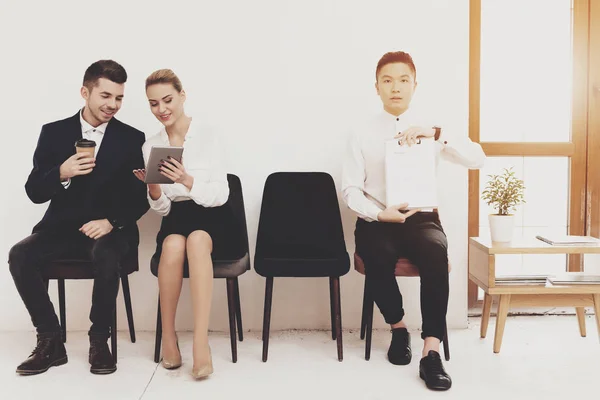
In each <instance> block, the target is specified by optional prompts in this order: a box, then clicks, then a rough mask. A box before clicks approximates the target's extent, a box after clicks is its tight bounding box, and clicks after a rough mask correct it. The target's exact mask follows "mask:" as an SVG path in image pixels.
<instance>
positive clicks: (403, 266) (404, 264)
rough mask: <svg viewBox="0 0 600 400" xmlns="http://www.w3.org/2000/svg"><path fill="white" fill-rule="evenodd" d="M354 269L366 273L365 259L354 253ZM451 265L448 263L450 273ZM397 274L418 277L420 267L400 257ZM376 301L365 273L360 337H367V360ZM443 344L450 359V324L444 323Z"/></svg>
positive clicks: (448, 359)
mask: <svg viewBox="0 0 600 400" xmlns="http://www.w3.org/2000/svg"><path fill="white" fill-rule="evenodd" d="M354 269H355V270H356V271H357V272H358V273H360V274H362V275H365V263H364V261H363V259H362V258H361V257H360V256H359V255H358V253H354ZM450 270H451V267H450V264H448V273H449V272H450ZM394 274H395V276H412V277H418V276H419V275H420V274H419V268H418V267H416V266H415V265H413V264H412V263H411V262H410V261H409V260H408V259H407V258H399V259H398V261H397V262H396V268H395V270H394ZM374 305H375V301H374V300H373V294H372V293H371V285H370V284H369V280H368V279H367V276H366V275H365V288H364V292H363V306H362V317H361V320H360V338H361V340H362V339H364V338H365V335H366V338H367V340H366V341H365V360H367V361H369V360H370V359H371V336H372V334H373V307H374ZM442 345H443V346H444V356H445V358H446V361H450V344H449V343H448V326H447V325H444V337H443V339H442Z"/></svg>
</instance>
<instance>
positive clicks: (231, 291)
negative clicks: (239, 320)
mask: <svg viewBox="0 0 600 400" xmlns="http://www.w3.org/2000/svg"><path fill="white" fill-rule="evenodd" d="M227 305H228V306H229V307H228V309H229V339H230V340H231V360H232V361H233V362H234V363H235V362H237V338H236V333H235V314H236V312H235V311H236V304H235V282H234V280H233V278H227Z"/></svg>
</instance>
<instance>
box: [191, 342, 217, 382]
mask: <svg viewBox="0 0 600 400" xmlns="http://www.w3.org/2000/svg"><path fill="white" fill-rule="evenodd" d="M212 373H213V364H212V353H211V351H210V346H208V364H206V365H203V366H201V367H200V368H198V369H196V368H193V369H192V377H194V378H195V379H202V378H206V377H207V376H209V375H210V374H212Z"/></svg>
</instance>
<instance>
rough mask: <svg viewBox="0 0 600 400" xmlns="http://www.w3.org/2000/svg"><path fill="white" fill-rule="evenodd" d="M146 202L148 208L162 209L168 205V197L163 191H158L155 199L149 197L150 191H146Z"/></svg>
mask: <svg viewBox="0 0 600 400" xmlns="http://www.w3.org/2000/svg"><path fill="white" fill-rule="evenodd" d="M148 202H149V203H150V208H152V209H153V210H156V211H162V210H164V209H166V208H168V206H169V198H168V197H167V195H166V194H165V192H162V191H161V193H160V197H159V198H158V199H156V200H154V199H153V198H152V197H150V193H148Z"/></svg>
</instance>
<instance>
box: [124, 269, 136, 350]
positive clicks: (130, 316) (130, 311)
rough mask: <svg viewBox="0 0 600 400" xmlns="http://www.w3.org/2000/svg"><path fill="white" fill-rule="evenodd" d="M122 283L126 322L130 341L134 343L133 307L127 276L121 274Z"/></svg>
mask: <svg viewBox="0 0 600 400" xmlns="http://www.w3.org/2000/svg"><path fill="white" fill-rule="evenodd" d="M121 284H122V285H123V299H124V300H125V311H126V312H127V323H128V324H129V337H130V338H131V343H135V327H134V326H133V309H132V307H131V292H130V291H129V277H128V276H127V275H123V276H122V277H121Z"/></svg>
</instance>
